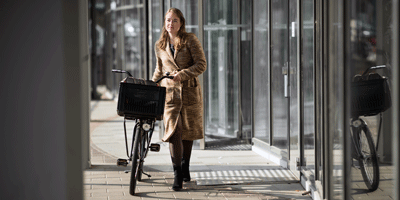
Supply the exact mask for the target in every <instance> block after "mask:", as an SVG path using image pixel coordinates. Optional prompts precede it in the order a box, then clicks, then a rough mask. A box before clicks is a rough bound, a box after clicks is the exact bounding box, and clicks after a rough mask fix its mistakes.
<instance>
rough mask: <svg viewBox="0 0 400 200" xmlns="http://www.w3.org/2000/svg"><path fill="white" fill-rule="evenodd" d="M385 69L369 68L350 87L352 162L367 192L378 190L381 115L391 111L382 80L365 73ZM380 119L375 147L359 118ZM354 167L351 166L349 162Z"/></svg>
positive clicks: (377, 75)
mask: <svg viewBox="0 0 400 200" xmlns="http://www.w3.org/2000/svg"><path fill="white" fill-rule="evenodd" d="M385 67H386V65H379V66H372V67H370V68H368V69H367V70H366V71H365V72H364V73H363V74H362V75H360V74H358V75H356V76H354V78H353V83H352V88H351V89H352V100H351V115H352V117H351V123H350V132H351V134H352V136H351V139H352V144H353V145H352V158H353V161H354V159H355V160H357V161H358V163H359V168H360V170H361V174H362V177H363V179H364V182H365V184H366V186H367V188H368V190H369V191H371V192H372V191H375V190H376V189H377V188H378V186H379V164H378V155H377V149H378V143H379V136H380V130H381V125H382V113H383V112H384V111H386V110H387V109H388V108H390V107H391V97H390V89H389V85H388V80H387V78H386V77H382V76H380V75H379V74H377V73H371V74H368V71H369V70H375V69H382V68H385ZM377 114H379V115H380V122H379V128H378V136H377V145H376V146H375V144H374V141H373V139H372V134H371V131H370V129H369V128H368V125H367V123H366V122H365V121H364V120H363V119H361V118H360V116H373V115H377ZM353 166H354V162H353Z"/></svg>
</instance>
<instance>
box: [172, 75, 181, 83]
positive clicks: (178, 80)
mask: <svg viewBox="0 0 400 200" xmlns="http://www.w3.org/2000/svg"><path fill="white" fill-rule="evenodd" d="M173 76H174V79H172V80H173V81H174V82H181V77H180V76H179V74H175V75H173Z"/></svg>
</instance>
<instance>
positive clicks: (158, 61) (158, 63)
mask: <svg viewBox="0 0 400 200" xmlns="http://www.w3.org/2000/svg"><path fill="white" fill-rule="evenodd" d="M154 49H155V54H156V68H155V70H154V73H153V78H152V79H151V80H153V81H154V82H155V81H157V80H158V79H159V78H161V77H162V76H163V72H162V61H161V58H160V56H159V55H158V51H157V49H158V48H157V46H155V48H154Z"/></svg>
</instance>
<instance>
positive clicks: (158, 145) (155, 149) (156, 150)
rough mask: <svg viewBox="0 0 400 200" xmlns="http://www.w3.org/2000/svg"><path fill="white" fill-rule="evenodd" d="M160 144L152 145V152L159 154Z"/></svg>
mask: <svg viewBox="0 0 400 200" xmlns="http://www.w3.org/2000/svg"><path fill="white" fill-rule="evenodd" d="M160 148H161V147H160V144H156V143H151V144H150V151H155V152H159V151H160Z"/></svg>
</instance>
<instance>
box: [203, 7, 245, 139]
mask: <svg viewBox="0 0 400 200" xmlns="http://www.w3.org/2000/svg"><path fill="white" fill-rule="evenodd" d="M237 8H238V5H237V1H230V0H229V1H228V0H220V1H215V0H213V1H211V0H209V1H204V9H205V11H204V12H205V13H204V42H205V44H204V52H205V55H206V58H207V65H208V69H207V71H206V72H205V74H204V85H205V87H204V91H205V92H204V93H205V95H204V100H205V101H204V104H205V108H204V109H205V113H206V114H205V124H206V126H205V132H206V136H207V135H218V136H224V137H231V138H236V136H237V133H238V130H239V124H238V80H239V79H238V25H237V16H238V11H237ZM206 142H207V141H206Z"/></svg>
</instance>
